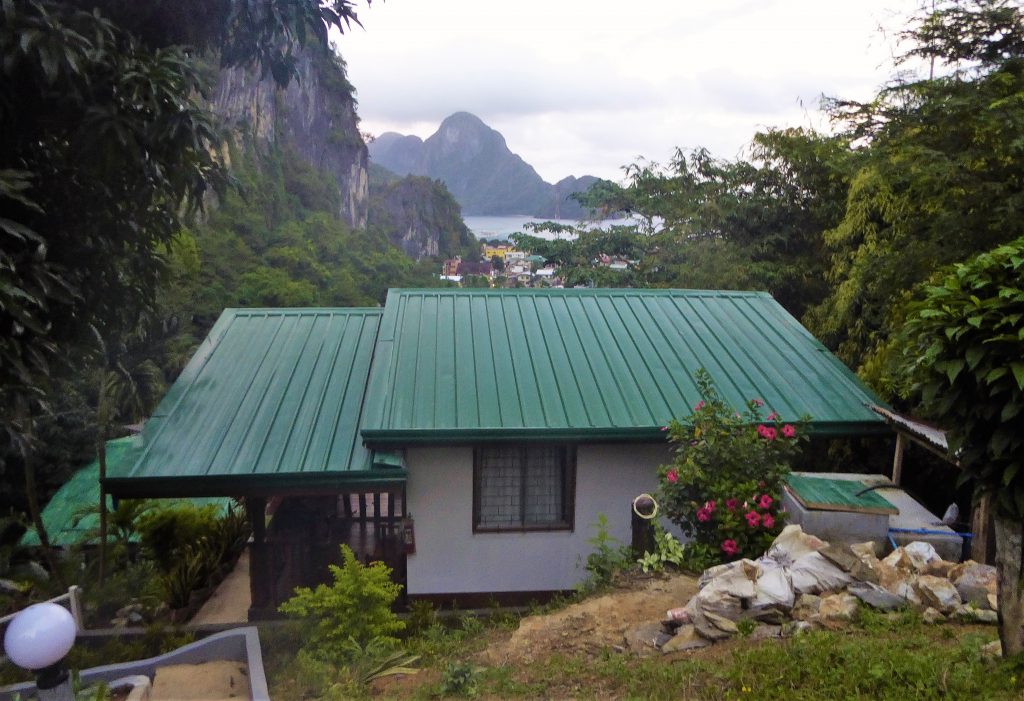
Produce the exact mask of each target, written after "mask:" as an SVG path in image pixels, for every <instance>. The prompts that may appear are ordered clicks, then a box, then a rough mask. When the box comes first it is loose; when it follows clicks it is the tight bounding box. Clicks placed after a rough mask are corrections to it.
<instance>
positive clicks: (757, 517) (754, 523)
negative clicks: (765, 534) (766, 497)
mask: <svg viewBox="0 0 1024 701" xmlns="http://www.w3.org/2000/svg"><path fill="white" fill-rule="evenodd" d="M743 518H745V519H747V525H748V526H750V527H751V528H757V527H758V526H759V525H761V514H759V513H757V512H756V511H748V512H747V514H746V516H744V517H743Z"/></svg>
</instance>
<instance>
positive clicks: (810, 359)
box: [362, 289, 888, 445]
mask: <svg viewBox="0 0 1024 701" xmlns="http://www.w3.org/2000/svg"><path fill="white" fill-rule="evenodd" d="M702 367H703V368H706V369H707V371H708V372H709V373H710V374H711V377H712V378H713V380H714V382H715V384H716V385H717V387H718V389H719V391H720V392H721V393H722V395H723V397H724V398H725V400H726V401H727V402H729V403H730V404H731V405H732V406H734V407H736V408H741V407H743V406H744V404H745V402H746V401H747V400H749V399H753V398H759V399H762V400H764V401H765V403H766V405H767V410H768V411H771V410H774V411H777V412H778V413H779V414H780V415H781V416H782V418H783V419H784V420H796V419H798V418H799V417H800V416H802V415H805V414H807V415H810V416H811V417H812V423H811V430H812V431H813V432H815V433H816V434H819V435H850V434H866V433H884V432H888V428H887V427H886V426H885V424H884V422H883V421H881V420H880V417H879V416H878V415H877V414H875V413H874V412H872V411H871V410H870V409H869V408H868V406H867V405H868V404H878V403H879V400H878V398H877V397H875V396H874V395H873V394H872V393H871V392H870V391H869V390H868V389H867V388H866V387H865V386H864V385H863V384H862V383H861V382H860V381H859V380H858V379H857V378H856V377H855V376H854V374H853V373H852V372H850V370H849V369H847V368H846V367H845V366H844V365H843V364H842V363H841V362H839V360H838V359H836V358H835V357H834V356H833V355H832V354H831V353H829V352H828V350H826V349H825V347H824V346H823V345H822V344H821V343H819V342H818V341H817V340H815V339H814V337H813V336H811V335H810V333H809V332H808V331H807V330H806V329H804V327H803V326H801V325H800V324H799V323H798V322H797V321H796V320H795V319H794V318H793V317H792V316H790V315H789V314H788V313H787V312H786V311H785V310H784V309H783V308H782V307H781V306H780V305H779V304H778V303H777V302H775V300H774V299H773V298H772V297H771V296H770V295H768V294H767V293H763V292H711V291H700V290H636V289H572V290H568V289H566V290H562V289H555V290H471V289H461V290H392V291H391V292H390V294H389V295H388V301H387V305H386V307H385V312H384V317H383V319H382V320H381V328H380V333H379V337H378V340H377V350H376V354H375V359H374V366H373V371H372V373H371V378H370V392H369V395H368V402H369V404H368V409H367V412H366V413H365V415H364V420H363V431H362V434H363V436H364V437H365V438H366V439H367V441H368V442H369V443H370V444H371V445H377V444H396V445H401V444H415V443H445V442H451V441H467V442H468V441H477V440H502V439H506V440H518V439H540V440H545V439H546V440H567V441H585V440H644V439H651V440H653V439H661V438H662V437H663V434H662V433H661V430H660V429H661V427H662V426H664V425H665V424H666V423H667V422H668V420H669V419H671V418H673V417H683V416H686V415H688V414H689V413H690V410H691V407H693V405H695V404H696V403H697V402H698V401H700V395H699V394H698V392H697V387H696V384H695V382H694V373H696V372H697V370H698V369H699V368H702Z"/></svg>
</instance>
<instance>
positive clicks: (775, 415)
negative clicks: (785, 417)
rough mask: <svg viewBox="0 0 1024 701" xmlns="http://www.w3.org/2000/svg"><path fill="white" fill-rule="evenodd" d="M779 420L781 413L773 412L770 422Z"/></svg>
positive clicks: (769, 416)
mask: <svg viewBox="0 0 1024 701" xmlns="http://www.w3.org/2000/svg"><path fill="white" fill-rule="evenodd" d="M777 418H779V412H777V411H773V412H772V413H770V414H768V421H774V420H775V419H777Z"/></svg>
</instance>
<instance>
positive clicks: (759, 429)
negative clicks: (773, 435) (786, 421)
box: [757, 424, 768, 438]
mask: <svg viewBox="0 0 1024 701" xmlns="http://www.w3.org/2000/svg"><path fill="white" fill-rule="evenodd" d="M767 432H768V427H767V426H765V425H764V424H758V425H757V435H759V436H761V438H764V435H765V433H767Z"/></svg>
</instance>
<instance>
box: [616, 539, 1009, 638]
mask: <svg viewBox="0 0 1024 701" xmlns="http://www.w3.org/2000/svg"><path fill="white" fill-rule="evenodd" d="M875 548H876V545H875V544H874V543H870V542H869V543H860V544H857V545H852V546H846V545H830V544H829V543H827V542H825V541H823V540H821V539H819V538H816V537H814V536H812V535H809V534H807V533H804V532H803V531H802V529H801V528H800V526H797V525H791V526H787V527H786V528H785V529H784V530H783V531H782V533H780V534H779V537H778V538H776V539H775V542H774V543H772V546H771V548H769V549H768V552H766V553H765V554H764V555H763V556H762V557H760V558H759V559H758V560H756V561H755V560H739V561H737V562H730V563H728V564H725V565H719V566H718V567H712V568H711V569H709V570H707V571H705V572H704V574H703V575H702V576H701V578H700V591H699V592H698V593H697V595H696V596H694V597H693V598H692V599H690V601H689V603H687V604H686V606H684V607H682V608H678V609H672V610H671V611H669V612H668V613H667V616H666V618H665V620H661V621H648V622H646V623H644V624H642V625H640V626H639V627H637V628H636V629H633V630H630V631H628V632H627V633H626V645H627V647H629V649H631V650H632V651H634V652H636V653H638V654H641V655H646V654H654V653H655V652H657V651H659V650H660V651H661V652H662V653H664V654H668V653H671V652H677V651H680V650H689V649H694V648H699V647H705V646H707V645H711V644H713V643H714V642H716V641H719V640H724V639H726V638H729V637H732V636H734V635H737V634H738V633H739V632H740V630H741V629H743V630H744V632H745V633H747V634H749V635H750V636H751V637H752V638H754V639H759V638H768V637H779V636H785V635H791V634H793V633H797V632H801V631H805V630H813V629H816V628H833V627H838V626H842V625H843V624H845V623H846V622H848V621H850V620H852V619H853V617H854V616H855V615H856V613H857V609H858V607H860V606H862V605H866V606H869V607H871V608H873V609H878V610H880V611H893V610H897V609H903V608H913V609H916V610H918V611H920V612H922V615H923V617H924V620H926V621H929V622H933V623H934V622H939V621H944V620H955V621H962V622H970V623H996V622H997V614H996V570H995V568H994V567H991V566H989V565H982V564H978V563H976V562H974V561H970V560H969V561H967V562H964V563H960V564H957V563H954V562H948V561H945V560H943V559H942V558H941V557H939V555H938V553H936V552H935V549H934V548H933V547H932V546H931V545H929V544H928V543H922V542H914V543H911V544H909V545H907V546H904V547H899V548H897V549H896V550H894V551H893V552H892V553H890V554H889V555H888V556H886V557H885V558H883V559H879V558H878V556H877V553H876V550H875Z"/></svg>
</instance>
